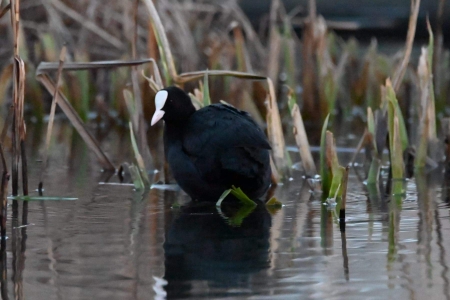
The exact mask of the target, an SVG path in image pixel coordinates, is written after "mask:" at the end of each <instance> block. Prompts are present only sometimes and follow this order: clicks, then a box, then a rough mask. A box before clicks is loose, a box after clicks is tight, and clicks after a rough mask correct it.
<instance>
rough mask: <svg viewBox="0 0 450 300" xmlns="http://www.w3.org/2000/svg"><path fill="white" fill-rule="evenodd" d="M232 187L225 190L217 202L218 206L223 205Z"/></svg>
mask: <svg viewBox="0 0 450 300" xmlns="http://www.w3.org/2000/svg"><path fill="white" fill-rule="evenodd" d="M230 192H231V189H228V190H225V191H224V192H223V193H222V195H221V196H220V198H219V200H217V202H216V206H218V207H220V205H222V201H223V200H225V198H226V197H227V196H228V194H230Z"/></svg>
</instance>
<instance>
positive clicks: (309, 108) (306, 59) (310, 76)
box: [302, 0, 320, 117]
mask: <svg viewBox="0 0 450 300" xmlns="http://www.w3.org/2000/svg"><path fill="white" fill-rule="evenodd" d="M308 9H309V17H308V19H307V20H305V23H304V27H303V39H302V86H303V95H302V98H303V103H304V105H303V111H304V112H306V114H307V115H308V116H311V117H317V116H318V115H317V114H318V113H320V106H319V101H316V100H317V99H316V98H317V97H316V95H317V90H316V64H315V62H316V58H315V57H314V53H315V49H316V46H317V42H316V38H315V36H316V34H315V31H316V28H315V27H316V25H315V24H316V1H315V0H309V7H308Z"/></svg>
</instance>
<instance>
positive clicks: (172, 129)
mask: <svg viewBox="0 0 450 300" xmlns="http://www.w3.org/2000/svg"><path fill="white" fill-rule="evenodd" d="M185 127H186V122H173V121H172V122H165V124H164V144H166V145H168V144H172V145H174V144H178V143H179V144H180V145H181V142H182V140H183V134H184V128H185Z"/></svg>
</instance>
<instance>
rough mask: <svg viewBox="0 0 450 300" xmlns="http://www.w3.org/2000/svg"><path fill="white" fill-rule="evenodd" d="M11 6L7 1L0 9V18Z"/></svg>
mask: <svg viewBox="0 0 450 300" xmlns="http://www.w3.org/2000/svg"><path fill="white" fill-rule="evenodd" d="M10 8H11V3H8V5H6V6H5V7H3V9H2V10H1V11H0V19H1V18H2V17H3V16H4V15H5V14H6V13H7V12H8V10H9V9H10Z"/></svg>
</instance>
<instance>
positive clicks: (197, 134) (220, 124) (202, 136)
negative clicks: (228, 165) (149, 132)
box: [183, 104, 271, 155]
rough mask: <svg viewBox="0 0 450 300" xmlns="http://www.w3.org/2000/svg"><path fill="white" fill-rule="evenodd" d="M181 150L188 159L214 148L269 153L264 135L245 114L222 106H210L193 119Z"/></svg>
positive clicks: (197, 113)
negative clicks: (186, 154) (257, 149)
mask: <svg viewBox="0 0 450 300" xmlns="http://www.w3.org/2000/svg"><path fill="white" fill-rule="evenodd" d="M183 147H184V149H185V150H186V151H187V152H188V153H189V154H191V155H195V154H197V153H202V152H203V151H206V150H207V149H211V150H212V149H217V148H222V149H225V148H233V147H254V148H262V149H271V148H270V145H269V143H268V141H267V138H266V136H265V134H264V132H263V131H262V130H261V129H260V128H259V126H258V125H257V124H256V123H255V122H254V121H253V120H252V119H251V118H250V115H249V114H248V113H246V112H243V111H240V110H237V109H235V108H234V107H231V106H229V105H224V104H213V105H209V106H207V107H204V108H202V109H200V110H198V111H197V112H196V113H195V114H193V115H192V117H191V118H190V119H189V122H188V125H187V127H186V129H185V134H184V139H183Z"/></svg>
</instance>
